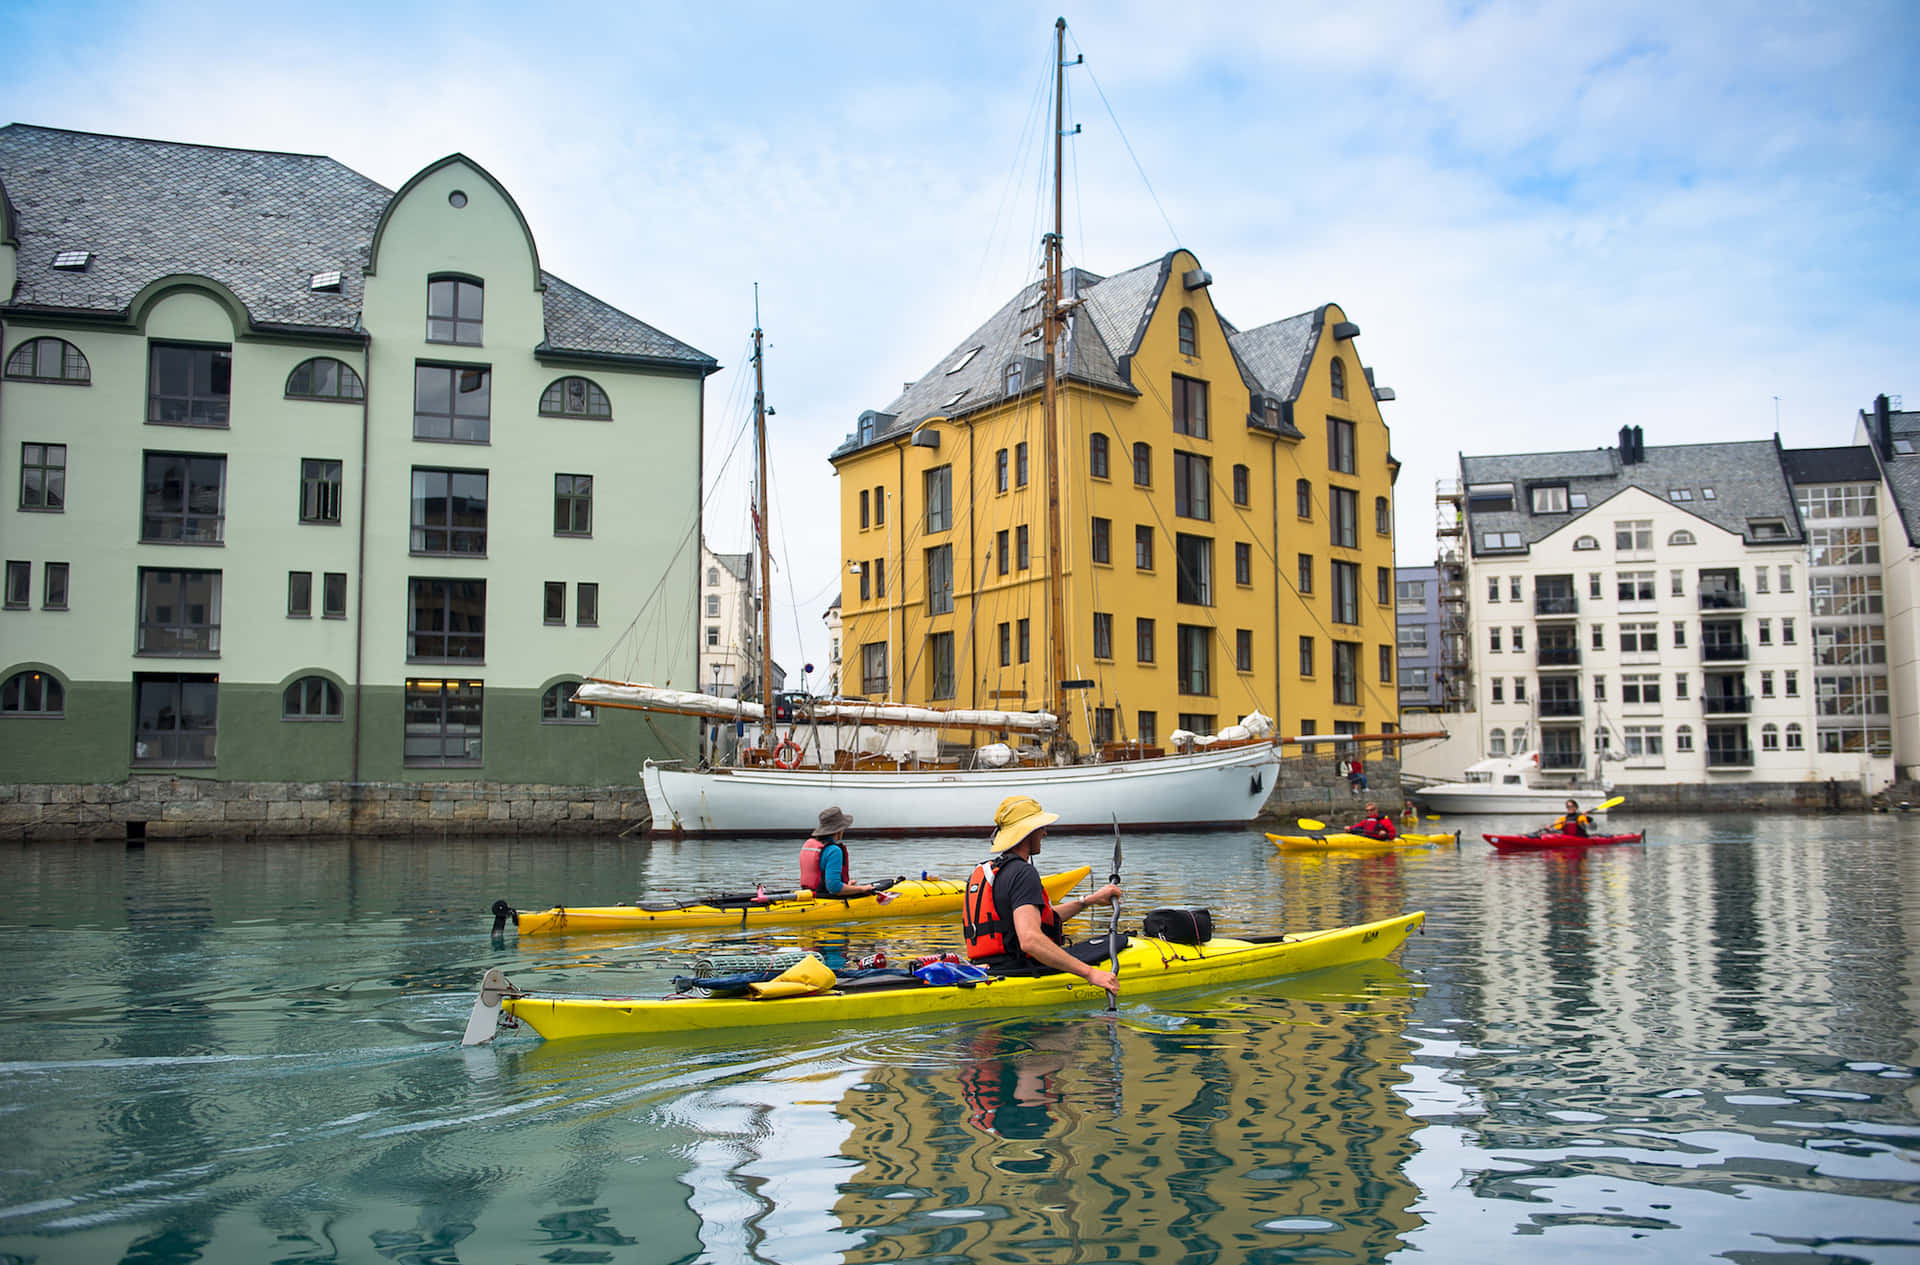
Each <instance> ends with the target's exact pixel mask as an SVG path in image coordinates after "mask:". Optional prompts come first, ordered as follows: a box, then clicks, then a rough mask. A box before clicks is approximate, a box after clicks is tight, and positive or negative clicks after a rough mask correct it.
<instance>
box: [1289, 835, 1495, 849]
mask: <svg viewBox="0 0 1920 1265" xmlns="http://www.w3.org/2000/svg"><path fill="white" fill-rule="evenodd" d="M1267 838H1269V839H1271V840H1272V841H1273V846H1274V847H1276V848H1282V849H1285V850H1287V851H1293V852H1329V851H1336V850H1337V851H1341V852H1391V851H1393V850H1394V849H1396V848H1430V847H1435V846H1440V845H1445V844H1450V843H1458V842H1460V835H1459V833H1458V832H1455V833H1453V834H1450V835H1429V834H1411V835H1401V836H1400V837H1399V838H1397V839H1375V838H1373V837H1372V836H1370V835H1357V834H1354V833H1353V832H1352V831H1350V830H1336V831H1331V832H1329V833H1327V834H1324V835H1274V834H1270V835H1268V836H1267Z"/></svg>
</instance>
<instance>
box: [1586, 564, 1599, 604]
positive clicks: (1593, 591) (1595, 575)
mask: <svg viewBox="0 0 1920 1265" xmlns="http://www.w3.org/2000/svg"><path fill="white" fill-rule="evenodd" d="M1587 596H1588V597H1591V598H1593V599H1595V600H1596V601H1597V600H1599V597H1600V573H1599V572H1598V571H1589V572H1588V573H1587Z"/></svg>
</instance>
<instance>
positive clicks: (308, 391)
mask: <svg viewBox="0 0 1920 1265" xmlns="http://www.w3.org/2000/svg"><path fill="white" fill-rule="evenodd" d="M366 395H367V389H366V387H365V386H363V385H362V384H361V382H360V375H359V374H357V373H355V372H354V371H353V366H352V365H349V364H343V363H342V362H340V361H338V360H335V359H333V358H332V357H331V356H315V357H314V358H313V359H312V360H302V361H301V362H300V363H299V364H297V365H295V366H294V367H293V372H292V373H290V374H288V375H287V398H288V399H290V400H340V401H343V402H351V401H353V400H362V399H365V398H366Z"/></svg>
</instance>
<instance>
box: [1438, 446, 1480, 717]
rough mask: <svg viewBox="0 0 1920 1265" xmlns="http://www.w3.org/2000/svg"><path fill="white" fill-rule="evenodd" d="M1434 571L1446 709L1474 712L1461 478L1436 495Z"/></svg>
mask: <svg viewBox="0 0 1920 1265" xmlns="http://www.w3.org/2000/svg"><path fill="white" fill-rule="evenodd" d="M1433 510H1434V523H1433V536H1434V544H1435V549H1434V569H1435V571H1436V572H1438V584H1439V590H1440V592H1439V596H1440V656H1439V666H1438V668H1437V669H1436V670H1437V671H1438V673H1439V677H1440V697H1441V710H1443V711H1449V712H1470V711H1472V710H1474V692H1473V643H1472V641H1471V640H1470V639H1469V636H1468V634H1469V632H1470V629H1469V628H1468V623H1467V613H1468V611H1469V609H1470V606H1469V603H1468V601H1467V597H1468V593H1467V529H1466V490H1465V488H1464V486H1463V485H1462V484H1461V482H1460V480H1458V479H1440V480H1437V481H1436V482H1435V484H1434V494H1433Z"/></svg>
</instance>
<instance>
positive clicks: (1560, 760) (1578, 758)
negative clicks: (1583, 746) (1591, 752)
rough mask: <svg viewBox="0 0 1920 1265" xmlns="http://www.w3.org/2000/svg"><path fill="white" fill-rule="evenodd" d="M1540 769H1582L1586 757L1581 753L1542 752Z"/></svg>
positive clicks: (1584, 766) (1585, 763)
mask: <svg viewBox="0 0 1920 1265" xmlns="http://www.w3.org/2000/svg"><path fill="white" fill-rule="evenodd" d="M1540 767H1541V768H1543V769H1584V768H1586V767H1587V756H1586V753H1585V752H1583V751H1542V752H1541V753H1540Z"/></svg>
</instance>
